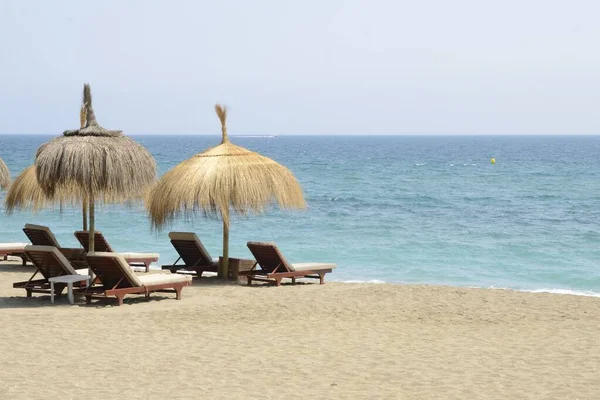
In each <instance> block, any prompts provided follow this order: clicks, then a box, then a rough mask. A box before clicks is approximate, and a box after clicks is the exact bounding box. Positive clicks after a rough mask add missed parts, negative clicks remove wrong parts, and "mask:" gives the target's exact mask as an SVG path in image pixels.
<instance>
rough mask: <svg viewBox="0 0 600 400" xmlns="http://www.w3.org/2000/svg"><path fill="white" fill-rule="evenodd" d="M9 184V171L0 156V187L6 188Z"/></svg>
mask: <svg viewBox="0 0 600 400" xmlns="http://www.w3.org/2000/svg"><path fill="white" fill-rule="evenodd" d="M9 184H10V172H9V171H8V167H7V166H6V164H4V161H2V159H1V158H0V189H6V188H7V187H8V185H9Z"/></svg>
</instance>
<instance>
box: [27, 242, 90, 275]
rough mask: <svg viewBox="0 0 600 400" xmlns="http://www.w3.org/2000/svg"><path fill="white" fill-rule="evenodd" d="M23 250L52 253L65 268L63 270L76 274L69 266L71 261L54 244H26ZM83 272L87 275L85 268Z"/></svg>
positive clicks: (69, 273)
mask: <svg viewBox="0 0 600 400" xmlns="http://www.w3.org/2000/svg"><path fill="white" fill-rule="evenodd" d="M25 251H41V252H49V253H53V254H54V255H55V257H56V259H57V260H58V261H59V262H60V263H61V264H62V267H63V269H64V270H65V272H68V275H77V274H78V272H77V271H75V270H74V269H73V267H72V266H71V263H70V262H69V260H67V258H66V257H65V256H64V255H63V254H62V253H61V252H60V251H59V250H58V249H57V248H56V247H54V246H34V245H27V246H25ZM85 271H86V272H85V274H84V275H87V270H85Z"/></svg>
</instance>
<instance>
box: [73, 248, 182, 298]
mask: <svg viewBox="0 0 600 400" xmlns="http://www.w3.org/2000/svg"><path fill="white" fill-rule="evenodd" d="M87 261H88V264H89V266H90V268H91V269H92V271H93V272H94V274H96V276H97V277H98V278H99V279H100V281H101V282H102V286H91V287H89V288H87V289H85V290H83V291H80V293H82V294H83V295H85V297H86V302H87V303H88V304H90V303H91V302H92V299H93V298H107V297H109V296H115V297H116V298H117V304H118V305H121V304H123V298H124V297H125V295H128V294H144V295H146V297H149V296H150V293H152V292H173V291H175V293H176V296H177V300H179V299H181V291H182V290H183V287H184V286H188V285H190V284H191V282H192V277H191V276H185V275H173V274H168V273H167V274H163V273H158V274H144V275H136V274H135V273H134V272H133V271H132V270H131V268H130V267H129V265H128V264H127V262H126V261H125V259H124V258H123V256H121V255H119V254H118V253H109V252H94V253H88V255H87ZM168 289H171V290H168Z"/></svg>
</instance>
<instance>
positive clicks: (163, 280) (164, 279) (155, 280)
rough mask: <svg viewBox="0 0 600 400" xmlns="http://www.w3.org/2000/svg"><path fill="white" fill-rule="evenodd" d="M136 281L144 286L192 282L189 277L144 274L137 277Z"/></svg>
mask: <svg viewBox="0 0 600 400" xmlns="http://www.w3.org/2000/svg"><path fill="white" fill-rule="evenodd" d="M138 279H139V280H140V282H141V283H142V284H143V285H144V286H151V285H162V284H167V283H179V282H191V281H192V277H191V276H189V275H182V274H145V275H140V276H138Z"/></svg>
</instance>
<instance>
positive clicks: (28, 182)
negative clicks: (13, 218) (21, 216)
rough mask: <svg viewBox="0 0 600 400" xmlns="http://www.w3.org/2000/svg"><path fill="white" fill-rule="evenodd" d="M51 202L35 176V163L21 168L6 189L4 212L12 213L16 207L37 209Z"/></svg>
mask: <svg viewBox="0 0 600 400" xmlns="http://www.w3.org/2000/svg"><path fill="white" fill-rule="evenodd" d="M50 203H51V199H50V198H48V196H46V194H45V193H44V191H43V190H42V188H41V187H40V185H39V184H38V181H37V178H36V176H35V165H31V166H29V167H27V168H25V169H24V170H23V172H21V174H20V175H19V176H17V179H15V181H14V182H13V184H12V185H11V186H10V188H9V189H8V193H7V194H6V200H5V206H6V212H7V213H9V214H12V213H13V212H14V211H15V210H16V209H24V208H30V209H31V210H33V211H37V210H39V209H41V208H44V207H46V206H47V205H48V204H50Z"/></svg>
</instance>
